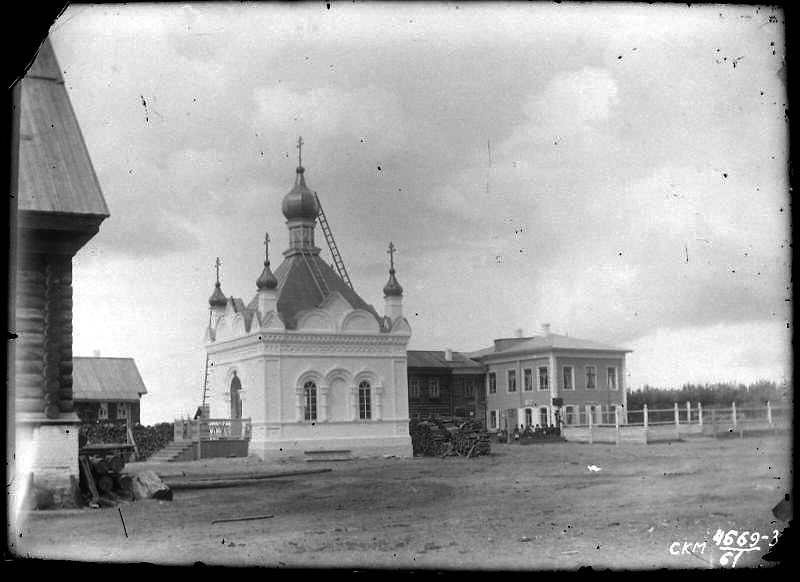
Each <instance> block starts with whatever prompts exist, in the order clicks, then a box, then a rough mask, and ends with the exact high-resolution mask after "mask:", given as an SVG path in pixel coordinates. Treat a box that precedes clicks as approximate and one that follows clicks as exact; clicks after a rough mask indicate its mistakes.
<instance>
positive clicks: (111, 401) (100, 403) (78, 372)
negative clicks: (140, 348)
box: [72, 357, 147, 424]
mask: <svg viewBox="0 0 800 582" xmlns="http://www.w3.org/2000/svg"><path fill="white" fill-rule="evenodd" d="M72 363H73V370H72V382H73V384H72V389H73V399H74V401H75V412H76V413H77V414H78V417H79V418H80V419H81V420H82V421H84V422H86V421H96V420H121V419H128V418H130V420H131V422H132V423H133V424H137V423H139V422H140V411H141V408H140V402H141V398H142V395H143V394H147V388H146V387H145V385H144V382H143V381H142V376H141V375H140V374H139V369H138V368H137V367H136V362H135V361H134V359H133V358H100V357H94V358H78V357H75V358H73V359H72Z"/></svg>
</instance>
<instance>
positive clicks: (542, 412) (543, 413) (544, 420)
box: [539, 406, 550, 426]
mask: <svg viewBox="0 0 800 582" xmlns="http://www.w3.org/2000/svg"><path fill="white" fill-rule="evenodd" d="M548 416H549V415H548V414H547V407H545V406H542V407H541V408H540V409H539V424H541V425H542V426H549V425H550V422H549V421H548Z"/></svg>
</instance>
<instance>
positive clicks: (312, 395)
mask: <svg viewBox="0 0 800 582" xmlns="http://www.w3.org/2000/svg"><path fill="white" fill-rule="evenodd" d="M303 403H304V412H303V418H304V419H305V420H317V385H316V384H314V382H312V381H311V380H309V381H308V382H306V383H305V386H303Z"/></svg>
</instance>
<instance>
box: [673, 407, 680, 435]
mask: <svg viewBox="0 0 800 582" xmlns="http://www.w3.org/2000/svg"><path fill="white" fill-rule="evenodd" d="M674 408H675V438H677V439H679V438H681V412H680V409H679V408H678V403H677V402H676V403H675V407H674Z"/></svg>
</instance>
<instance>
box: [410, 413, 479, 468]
mask: <svg viewBox="0 0 800 582" xmlns="http://www.w3.org/2000/svg"><path fill="white" fill-rule="evenodd" d="M410 433H411V444H412V448H413V451H414V455H417V456H442V457H445V456H450V455H455V456H463V457H468V458H470V457H475V456H478V455H488V454H489V453H490V452H491V442H490V440H489V433H488V432H486V430H485V429H484V428H483V425H482V424H481V423H480V422H478V421H475V420H467V421H461V422H459V421H458V420H457V419H451V418H440V417H430V418H427V419H425V420H416V419H412V421H411V424H410Z"/></svg>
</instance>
